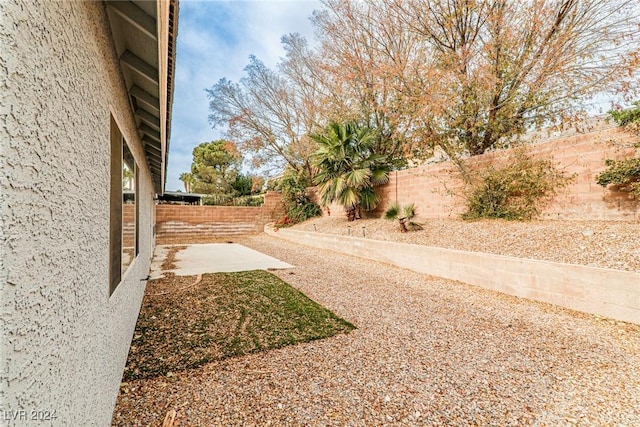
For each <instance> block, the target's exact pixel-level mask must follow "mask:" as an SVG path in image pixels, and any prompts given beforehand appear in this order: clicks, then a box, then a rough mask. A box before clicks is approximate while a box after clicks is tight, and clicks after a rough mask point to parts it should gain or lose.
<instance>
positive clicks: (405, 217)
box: [384, 203, 422, 233]
mask: <svg viewBox="0 0 640 427" xmlns="http://www.w3.org/2000/svg"><path fill="white" fill-rule="evenodd" d="M416 215H417V211H416V205H415V204H413V203H409V204H408V205H404V206H400V205H399V204H398V203H392V204H391V205H390V206H389V207H388V208H387V210H386V211H385V213H384V219H388V220H389V221H395V220H398V222H399V223H400V231H401V232H403V233H406V232H407V231H416V230H422V226H421V225H420V224H418V223H417V222H413V221H412V220H413V219H414V218H415V217H416Z"/></svg>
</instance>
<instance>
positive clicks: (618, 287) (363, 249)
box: [265, 226, 640, 324]
mask: <svg viewBox="0 0 640 427" xmlns="http://www.w3.org/2000/svg"><path fill="white" fill-rule="evenodd" d="M265 232H266V233H267V234H269V235H271V236H275V237H278V238H281V239H285V240H289V241H292V242H296V243H301V244H305V245H308V246H313V247H317V248H321V249H329V250H333V251H336V252H342V253H346V254H349V255H355V256H358V257H361V258H368V259H372V260H376V261H382V262H386V263H389V264H393V265H396V266H399V267H403V268H407V269H409V270H413V271H416V272H419V273H425V274H430V275H434V276H438V277H443V278H446V279H452V280H459V281H461V282H465V283H469V284H472V285H476V286H480V287H483V288H486V289H492V290H495V291H498V292H503V293H506V294H509V295H514V296H517V297H522V298H529V299H533V300H537V301H543V302H547V303H551V304H555V305H559V306H562V307H566V308H570V309H573V310H578V311H582V312H586V313H591V314H597V315H600V316H606V317H611V318H613V319H617V320H623V321H625V322H633V323H638V324H640V274H639V273H633V272H628V271H619V270H611V269H605V268H595V267H587V266H581V265H573V264H563V263H557V262H547V261H539V260H532V259H523V258H514V257H508V256H502V255H494V254H488V253H479V252H466V251H459V250H452V249H444V248H436V247H429V246H422V245H412V244H405V243H396V242H388V241H381V240H371V239H364V238H357V237H347V236H338V235H331V234H321V233H314V232H307V231H299V230H290V229H280V230H274V229H273V228H272V227H269V226H267V227H265Z"/></svg>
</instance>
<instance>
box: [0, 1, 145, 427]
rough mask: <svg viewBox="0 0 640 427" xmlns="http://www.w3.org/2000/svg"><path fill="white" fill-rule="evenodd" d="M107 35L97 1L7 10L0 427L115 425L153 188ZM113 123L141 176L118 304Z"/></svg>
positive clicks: (0, 33)
mask: <svg viewBox="0 0 640 427" xmlns="http://www.w3.org/2000/svg"><path fill="white" fill-rule="evenodd" d="M110 31H111V30H110V28H109V24H108V20H107V18H106V11H105V5H104V4H103V3H102V2H98V1H82V2H81V1H40V2H34V1H32V0H9V1H0V46H1V49H0V88H1V90H0V97H1V100H0V141H1V148H0V150H1V151H0V171H1V173H0V325H1V327H0V330H1V331H2V332H1V336H0V361H1V363H0V413H2V414H3V415H2V417H3V419H2V420H0V425H4V423H5V422H6V423H7V424H8V425H34V421H33V420H32V417H33V416H34V415H36V414H37V415H42V416H43V417H45V416H46V413H47V411H48V412H49V413H51V414H53V413H55V416H56V419H55V420H54V421H45V422H38V423H37V425H51V424H54V425H70V426H88V425H109V424H110V422H111V417H112V412H113V407H114V405H115V401H116V397H117V393H118V388H119V384H120V381H121V376H122V372H123V369H124V365H125V362H126V357H127V353H128V350H129V345H130V342H131V337H132V334H133V330H134V327H135V323H136V319H137V315H138V312H139V308H140V305H141V302H142V297H143V292H144V289H145V283H146V282H145V281H144V279H145V278H146V277H147V274H148V271H149V264H150V259H151V256H152V248H153V236H152V222H153V206H154V201H153V196H154V189H153V186H152V180H151V176H150V171H149V168H148V166H147V162H146V161H145V158H144V152H143V148H142V145H141V141H140V137H139V135H138V133H137V132H136V123H135V121H134V118H133V116H132V113H131V108H130V105H129V101H128V97H127V95H126V89H125V86H124V81H123V77H122V75H121V72H120V69H119V68H118V58H117V57H116V54H115V52H114V47H113V41H112V38H111V35H110V34H111V33H110ZM111 116H113V118H114V120H115V121H116V122H117V124H118V127H119V128H120V131H121V132H122V135H123V136H124V138H125V139H126V140H127V142H128V144H129V146H130V148H131V151H132V152H133V155H134V157H135V159H136V162H137V164H138V166H139V198H138V203H139V204H140V207H139V213H140V215H139V242H140V243H139V250H140V252H139V255H138V257H137V258H136V259H135V261H134V262H133V264H132V266H131V267H130V268H129V269H128V270H127V272H126V273H125V274H124V276H123V278H122V282H121V283H120V285H119V286H118V287H117V288H116V290H115V292H114V293H113V294H112V295H110V292H109V263H110V257H109V218H110V199H109V197H110V194H109V191H110V190H109V188H110V159H111V153H110V117H111ZM2 411H4V412H2ZM34 411H40V412H34ZM11 417H13V418H15V419H14V420H9V419H8V418H11Z"/></svg>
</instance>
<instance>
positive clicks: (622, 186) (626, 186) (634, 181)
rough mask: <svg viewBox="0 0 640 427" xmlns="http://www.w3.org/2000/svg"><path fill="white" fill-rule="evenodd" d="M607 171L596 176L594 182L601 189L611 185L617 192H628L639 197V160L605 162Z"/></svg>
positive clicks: (608, 160)
mask: <svg viewBox="0 0 640 427" xmlns="http://www.w3.org/2000/svg"><path fill="white" fill-rule="evenodd" d="M605 165H607V169H606V170H605V171H604V172H602V173H600V174H598V176H596V182H597V183H598V184H599V185H602V186H603V187H606V186H608V185H609V184H612V185H614V186H615V188H616V189H617V190H619V191H628V192H629V193H631V194H632V195H633V196H635V197H638V196H640V158H638V157H632V158H630V159H624V160H612V159H607V160H605Z"/></svg>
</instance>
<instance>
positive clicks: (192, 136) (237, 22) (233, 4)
mask: <svg viewBox="0 0 640 427" xmlns="http://www.w3.org/2000/svg"><path fill="white" fill-rule="evenodd" d="M320 6H321V5H320V3H319V2H318V1H313V0H279V1H276V0H266V1H248V0H235V1H212V0H209V1H197V0H181V1H180V9H179V16H178V40H177V47H176V71H175V73H176V74H175V75H176V80H175V86H174V100H173V110H172V122H171V140H170V143H169V163H168V166H167V180H166V187H165V189H166V190H167V191H176V190H182V191H184V186H183V184H182V182H181V181H180V180H179V176H180V174H181V173H183V172H189V171H190V169H191V161H192V152H193V148H194V147H195V146H197V145H198V144H200V143H202V142H208V141H212V140H216V139H220V138H222V137H223V132H222V130H219V129H215V130H214V129H212V128H211V126H210V125H209V121H208V116H209V102H208V99H207V94H206V92H205V89H208V88H210V87H211V86H213V85H214V84H216V83H217V82H218V80H220V79H221V78H223V77H224V78H227V79H228V80H231V81H233V82H237V81H238V80H239V79H240V78H241V77H242V76H243V69H244V67H245V66H246V65H247V64H248V62H249V55H255V56H256V57H257V58H258V59H260V60H261V61H262V62H264V63H265V65H267V66H268V67H274V66H275V65H276V63H277V62H278V59H279V58H280V57H282V56H284V50H283V49H282V46H281V44H280V38H281V37H282V36H283V35H285V34H288V33H294V32H297V33H300V34H303V35H304V36H305V37H307V39H308V40H309V41H311V40H312V39H313V27H312V25H311V22H310V21H309V17H310V16H311V13H312V12H313V10H314V9H319V8H320Z"/></svg>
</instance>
